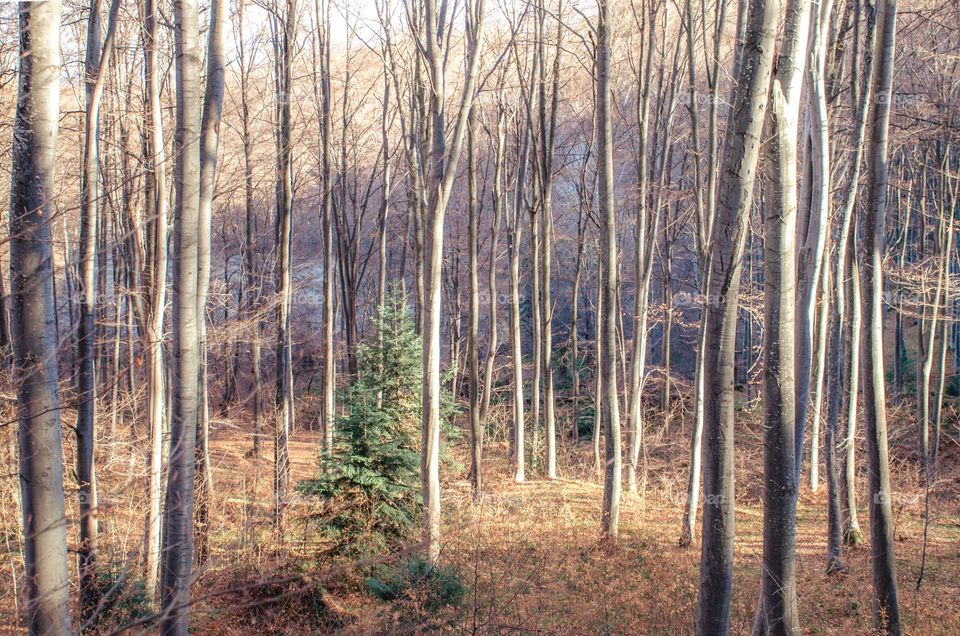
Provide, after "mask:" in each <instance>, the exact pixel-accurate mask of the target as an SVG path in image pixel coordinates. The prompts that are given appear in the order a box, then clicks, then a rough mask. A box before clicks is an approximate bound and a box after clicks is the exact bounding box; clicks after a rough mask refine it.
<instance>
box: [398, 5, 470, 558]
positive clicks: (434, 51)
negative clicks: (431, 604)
mask: <svg viewBox="0 0 960 636" xmlns="http://www.w3.org/2000/svg"><path fill="white" fill-rule="evenodd" d="M423 6H424V22H425V25H424V28H423V34H422V35H423V36H425V37H423V42H421V43H420V46H422V51H423V57H424V59H425V61H426V66H427V72H428V74H429V76H430V82H429V87H430V91H429V96H428V100H429V107H428V115H429V120H430V122H429V123H430V132H431V139H430V151H429V159H430V161H429V163H428V165H427V167H426V172H427V186H428V190H427V192H428V197H429V199H428V215H429V219H428V220H429V224H428V228H429V240H428V241H425V244H424V253H423V255H422V256H423V263H424V267H423V270H424V301H425V302H424V305H423V309H424V311H423V318H424V321H423V342H424V347H423V395H422V399H423V402H422V403H423V421H422V430H421V433H422V440H421V442H422V446H421V465H420V475H421V480H422V482H423V543H424V548H425V551H426V556H427V560H428V561H429V563H430V564H431V565H434V564H436V563H437V561H438V560H439V558H440V319H441V316H440V312H441V306H442V305H441V292H442V289H441V278H440V274H441V265H442V262H443V228H444V219H445V217H446V211H447V204H448V203H449V200H450V192H451V190H452V187H453V180H454V178H455V177H456V172H457V163H458V162H459V159H460V152H461V150H462V148H463V141H464V136H465V134H466V128H467V119H468V116H469V111H470V110H471V108H472V105H473V100H474V97H475V94H476V83H477V77H476V69H477V62H478V59H479V49H480V39H479V34H480V28H481V20H482V16H483V3H482V0H476V2H473V3H471V4H469V5H468V6H467V7H466V10H465V20H466V23H467V26H466V31H467V34H468V38H467V39H468V44H467V61H466V73H465V79H464V87H463V93H462V96H461V101H460V103H459V104H457V105H456V106H457V108H456V110H455V111H454V112H455V113H456V124H455V126H454V131H453V135H452V138H451V142H450V146H449V148H448V147H447V139H446V134H445V130H446V127H445V123H446V122H445V116H444V115H445V96H444V87H445V83H444V63H443V59H442V58H443V57H444V52H445V51H444V49H443V43H442V42H439V41H438V37H437V33H438V30H440V31H442V30H443V28H444V27H445V26H446V24H445V20H446V15H445V13H444V12H438V8H437V5H436V0H425V2H424V4H423ZM411 26H412V27H414V28H415V26H414V25H411Z"/></svg>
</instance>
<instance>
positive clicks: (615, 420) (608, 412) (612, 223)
mask: <svg viewBox="0 0 960 636" xmlns="http://www.w3.org/2000/svg"><path fill="white" fill-rule="evenodd" d="M612 29H613V23H612V22H611V14H610V5H609V2H607V0H600V1H599V15H598V17H597V27H596V34H597V50H596V56H597V61H596V78H597V79H596V82H597V95H596V97H597V106H596V108H597V133H598V134H597V155H598V157H599V159H600V161H599V173H600V174H599V175H598V181H599V183H600V188H599V190H600V197H599V202H600V210H599V212H600V241H601V244H602V249H601V258H602V259H603V261H602V263H601V264H600V268H601V269H602V270H603V286H602V291H601V293H602V295H603V307H604V313H603V327H602V331H601V332H600V333H601V338H602V340H603V357H602V358H600V359H599V360H597V365H598V366H600V367H601V370H600V374H601V376H602V377H603V423H604V425H605V427H606V429H605V447H604V448H605V458H606V463H605V466H606V468H605V470H604V479H603V512H602V513H601V516H600V531H601V533H602V534H603V536H604V537H605V538H606V539H607V540H609V541H612V542H616V540H617V535H618V532H619V524H620V479H621V477H620V472H621V462H622V457H621V452H620V410H619V408H620V406H619V405H620V398H619V396H618V395H617V391H618V385H617V311H616V307H617V273H618V269H619V264H618V261H619V258H618V255H617V213H616V206H615V202H614V175H613V125H612V123H611V118H612V115H611V106H610V102H611V100H612V95H611V89H610V57H611V48H612V35H611V31H612Z"/></svg>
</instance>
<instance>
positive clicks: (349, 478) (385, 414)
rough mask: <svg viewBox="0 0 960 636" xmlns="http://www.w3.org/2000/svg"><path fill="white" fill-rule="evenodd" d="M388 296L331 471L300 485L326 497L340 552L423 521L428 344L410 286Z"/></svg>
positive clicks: (368, 545)
mask: <svg viewBox="0 0 960 636" xmlns="http://www.w3.org/2000/svg"><path fill="white" fill-rule="evenodd" d="M384 299H385V302H384V304H382V305H380V306H379V307H378V309H377V315H376V317H375V318H374V325H375V330H376V333H375V334H374V336H373V337H371V338H369V339H368V340H367V342H366V343H361V344H360V345H359V346H358V347H357V362H358V366H357V376H356V378H355V379H354V381H353V383H352V384H351V386H350V388H349V390H348V391H347V394H346V396H345V402H344V406H345V407H346V413H345V414H344V415H343V416H342V417H341V418H340V419H339V421H338V426H337V430H338V431H339V435H338V443H337V446H336V447H335V448H334V449H333V450H332V451H330V452H324V455H323V462H322V464H323V467H324V474H323V475H322V476H321V477H320V478H319V479H316V480H311V481H306V482H301V483H300V484H299V485H298V486H297V489H298V490H299V491H301V492H303V493H305V494H307V495H314V496H320V497H323V501H324V503H323V506H324V512H323V513H322V515H321V518H322V520H323V523H324V525H325V529H326V531H327V532H329V534H330V538H331V539H332V545H333V550H332V552H334V553H337V554H347V555H349V556H353V557H357V556H365V555H367V554H370V553H374V554H375V553H379V552H383V551H384V550H390V549H393V548H394V547H396V544H397V543H398V542H400V541H402V540H403V539H406V538H408V537H409V535H410V534H411V530H412V529H413V528H415V527H416V518H417V504H418V502H419V497H418V489H417V471H418V468H419V460H418V455H417V449H416V422H417V420H418V417H419V415H420V411H421V410H422V409H421V403H420V397H421V396H420V384H421V381H422V377H421V374H422V372H423V367H422V362H421V356H422V344H421V341H420V337H419V336H417V333H416V331H415V330H414V326H413V321H412V320H411V318H410V316H409V313H408V311H407V303H406V299H405V298H404V296H403V293H402V291H401V290H400V289H399V288H398V287H391V288H389V289H387V290H385V295H384Z"/></svg>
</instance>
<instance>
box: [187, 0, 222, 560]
mask: <svg viewBox="0 0 960 636" xmlns="http://www.w3.org/2000/svg"><path fill="white" fill-rule="evenodd" d="M221 2H222V0H212V1H211V3H210V28H209V30H208V35H207V37H208V40H207V78H206V79H207V84H206V87H205V89H204V97H203V115H202V118H201V123H200V134H201V137H200V207H199V216H198V218H197V241H198V245H197V249H198V258H199V262H198V268H197V329H198V330H199V337H200V375H199V378H198V382H199V390H200V396H201V405H200V432H199V435H198V436H197V453H196V505H197V509H196V519H195V522H196V531H197V562H198V563H200V564H203V563H204V561H206V556H207V539H208V537H207V523H208V521H209V516H210V501H211V499H212V496H213V471H212V469H211V466H210V444H209V438H210V414H209V389H208V384H207V376H208V373H207V371H208V369H207V320H206V306H207V294H208V291H209V289H210V229H211V223H212V218H213V197H214V194H215V189H216V177H217V158H218V150H219V148H218V145H219V138H220V119H221V117H222V114H223V90H224V79H225V78H224V75H225V73H226V53H225V51H224V44H223V29H224V23H225V21H226V17H227V11H224V7H223V6H222V5H221ZM225 280H226V278H225Z"/></svg>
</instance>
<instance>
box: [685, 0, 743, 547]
mask: <svg viewBox="0 0 960 636" xmlns="http://www.w3.org/2000/svg"><path fill="white" fill-rule="evenodd" d="M728 3H729V0H723V1H722V2H719V3H718V7H717V9H716V11H717V16H716V21H715V32H714V38H713V52H712V55H711V57H710V59H709V60H705V61H706V62H708V63H707V64H705V66H706V67H707V68H708V69H709V72H708V74H707V85H708V87H709V89H710V109H709V123H708V127H707V159H708V162H707V163H708V165H707V178H706V183H705V184H701V183H700V179H699V178H698V184H697V185H698V188H701V187H702V188H703V189H704V190H705V191H706V202H705V203H706V205H703V204H700V205H701V208H700V209H701V210H702V214H700V215H698V217H697V255H698V265H699V268H698V269H699V271H700V288H701V291H702V292H704V293H705V292H706V291H707V290H708V288H709V283H708V279H709V258H708V256H709V255H708V251H707V247H708V245H709V240H710V234H711V232H712V227H713V219H714V216H715V213H716V198H717V193H716V183H717V174H718V170H719V162H718V161H717V156H718V154H719V144H718V140H717V133H718V130H719V126H718V118H719V111H720V91H719V82H718V79H719V72H720V46H721V41H722V39H723V34H724V26H725V24H726V10H727V5H728ZM744 3H745V0H739V2H738V5H743V6H745V4H744ZM687 13H688V16H689V18H688V19H689V23H688V29H689V30H690V31H691V33H689V34H688V35H689V36H691V37H690V38H689V39H688V40H687V49H688V50H687V55H688V56H689V58H690V59H691V61H692V58H693V54H694V50H693V46H694V41H693V39H692V36H693V35H695V32H693V22H692V20H693V12H692V9H691V8H690V7H689V5H688V11H687ZM746 17H747V11H740V14H739V15H738V16H737V33H736V47H737V49H738V50H739V46H740V44H741V43H742V39H743V30H744V28H745V27H744V26H743V25H745V23H746ZM703 19H704V20H705V19H706V16H704V17H703ZM737 55H738V57H737V60H738V61H737V63H736V65H735V68H734V73H733V75H734V76H737V75H739V53H737ZM688 72H689V73H690V84H691V87H693V86H695V84H696V73H695V68H694V66H693V65H690V66H689V67H688ZM695 96H696V94H695V92H694V90H693V88H691V100H693V98H694V97H695ZM695 106H696V104H695V102H694V101H691V103H690V113H691V117H690V119H691V138H693V137H694V136H696V137H699V116H698V111H697V109H696V108H695ZM695 150H697V151H698V152H697V153H696V154H695V155H694V158H695V164H694V166H695V174H696V173H697V172H698V171H699V163H700V162H699V148H696V149H695ZM700 198H702V197H698V198H696V199H695V200H694V201H695V202H699V200H700ZM704 315H705V310H704ZM703 327H704V323H703V320H701V321H700V328H699V330H698V335H697V363H696V370H695V371H694V398H693V401H694V415H693V431H692V433H691V436H690V468H689V473H688V475H687V497H686V504H685V509H684V514H683V530H682V532H681V535H680V545H681V546H688V545H690V544H691V543H692V542H693V528H694V526H695V524H696V521H697V509H698V507H699V502H700V478H701V468H700V466H701V459H702V453H703V405H704V386H703V375H704V373H703V369H704V363H705V362H706V355H705V352H704V347H705V346H706V331H705V330H704V328H703Z"/></svg>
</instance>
